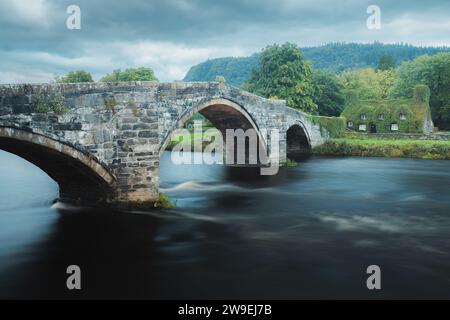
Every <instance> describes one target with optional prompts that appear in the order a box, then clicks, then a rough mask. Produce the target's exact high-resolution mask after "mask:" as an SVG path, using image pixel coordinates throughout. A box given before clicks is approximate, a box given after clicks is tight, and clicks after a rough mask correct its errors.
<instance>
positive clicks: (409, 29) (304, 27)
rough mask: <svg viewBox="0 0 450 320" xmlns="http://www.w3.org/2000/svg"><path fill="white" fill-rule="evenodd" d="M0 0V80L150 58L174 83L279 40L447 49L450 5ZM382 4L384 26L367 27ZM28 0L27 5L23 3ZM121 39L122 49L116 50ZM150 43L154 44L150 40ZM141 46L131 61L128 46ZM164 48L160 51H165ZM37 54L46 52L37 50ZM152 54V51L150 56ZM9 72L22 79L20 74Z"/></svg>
mask: <svg viewBox="0 0 450 320" xmlns="http://www.w3.org/2000/svg"><path fill="white" fill-rule="evenodd" d="M17 3H18V2H15V4H14V0H0V57H1V58H7V59H10V60H9V61H5V60H2V61H0V82H9V80H8V79H6V78H5V77H6V75H8V74H9V75H11V74H16V75H17V74H18V75H20V74H24V73H26V72H27V70H28V69H29V70H35V73H34V74H35V75H37V76H33V77H30V79H32V80H35V79H36V78H38V77H39V76H38V75H43V79H42V80H46V79H45V75H48V74H53V73H64V72H67V71H68V70H71V69H73V68H75V67H77V68H83V69H86V70H89V71H91V72H93V73H94V74H97V75H100V74H103V73H105V72H109V71H111V69H113V68H119V67H122V68H123V67H131V66H135V65H137V64H138V63H143V62H145V63H148V64H151V65H150V66H152V67H154V68H155V70H157V71H159V72H161V73H163V74H159V76H160V78H161V79H164V80H173V79H174V78H173V77H175V76H177V75H179V74H180V73H181V72H184V70H187V68H188V67H189V65H188V64H192V63H198V62H200V61H202V60H203V59H206V58H214V57H219V56H226V55H230V54H238V55H239V54H248V53H251V52H254V51H258V50H260V49H261V48H262V47H264V46H266V45H268V44H272V43H275V42H277V43H281V42H285V41H292V42H296V43H298V44H299V45H302V46H305V45H308V46H311V45H319V44H323V43H326V42H330V41H347V42H349V41H358V42H372V41H384V42H402V41H403V42H411V43H414V44H423V45H432V44H439V45H442V44H447V45H450V27H449V25H448V21H449V20H448V15H449V13H450V2H449V1H446V0H442V1H438V0H430V1H419V0H417V1H406V0H404V1H388V0H378V1H373V0H346V1H340V2H336V1H331V0H308V1H306V0H304V1H300V0H276V1H275V0H160V1H156V0H153V1H143V0H128V1H106V0H96V1H92V0H61V1H56V0H54V1H50V0H21V2H20V3H21V5H19V6H18V5H17ZM372 3H375V4H377V5H379V6H380V7H381V14H382V29H381V30H379V31H370V30H368V29H367V28H366V26H365V21H366V19H367V14H366V8H367V6H368V5H370V4H372ZM70 4H77V5H78V6H80V8H81V10H82V30H79V31H70V30H67V28H66V27H65V20H66V18H67V14H66V7H67V6H68V5H70ZM27 5H29V6H30V7H27ZM118 44H121V45H122V46H123V47H120V46H118ZM152 44H153V45H152ZM134 49H136V50H139V52H140V54H141V55H143V56H145V55H148V57H139V56H137V55H134V54H133V53H132V52H130V50H134ZM164 50H167V54H164ZM43 53H47V56H46V55H43ZM150 55H153V57H152V56H150ZM15 78H20V79H22V78H24V77H22V76H18V77H15Z"/></svg>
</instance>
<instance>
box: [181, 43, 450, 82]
mask: <svg viewBox="0 0 450 320" xmlns="http://www.w3.org/2000/svg"><path fill="white" fill-rule="evenodd" d="M301 50H302V52H303V56H304V57H305V59H306V60H310V61H312V63H313V67H314V68H316V69H323V70H327V71H330V72H337V73H341V72H343V71H347V70H352V69H358V68H367V67H371V68H376V67H377V66H378V64H379V62H380V58H381V57H382V56H383V55H384V54H389V55H391V56H392V57H393V58H394V59H395V61H397V62H398V63H401V62H403V61H409V60H412V59H414V58H416V57H418V56H421V55H424V54H429V55H433V54H436V53H438V52H443V51H450V48H448V47H435V48H434V47H415V46H412V45H409V44H382V43H379V42H375V43H371V44H359V43H330V44H326V45H323V46H318V47H308V48H301ZM258 67H259V55H258V54H254V55H252V56H250V57H242V58H233V57H229V58H219V59H212V60H208V61H205V62H202V63H200V64H198V65H196V66H193V67H192V68H191V69H190V70H189V72H188V73H187V74H186V76H185V78H184V80H185V81H212V80H214V79H215V77H216V76H217V75H223V76H225V79H226V80H227V82H228V83H231V84H233V85H236V86H240V85H241V84H243V83H244V82H246V81H247V80H248V79H249V78H250V76H251V73H252V70H253V69H257V68H258Z"/></svg>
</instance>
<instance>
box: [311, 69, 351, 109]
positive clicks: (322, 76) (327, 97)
mask: <svg viewBox="0 0 450 320" xmlns="http://www.w3.org/2000/svg"><path fill="white" fill-rule="evenodd" d="M313 85H314V96H313V101H314V103H315V104H316V105H317V107H318V109H317V111H318V113H319V115H322V116H339V115H340V114H341V112H342V110H343V109H344V104H345V98H344V92H343V89H344V87H343V86H342V84H341V83H340V82H339V79H338V77H337V76H336V75H335V74H333V73H330V72H326V71H321V70H316V71H314V73H313Z"/></svg>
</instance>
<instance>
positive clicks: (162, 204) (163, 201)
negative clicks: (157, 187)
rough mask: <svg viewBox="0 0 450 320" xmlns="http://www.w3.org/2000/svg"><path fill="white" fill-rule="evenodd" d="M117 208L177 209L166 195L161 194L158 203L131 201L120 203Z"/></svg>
mask: <svg viewBox="0 0 450 320" xmlns="http://www.w3.org/2000/svg"><path fill="white" fill-rule="evenodd" d="M117 206H118V207H119V209H124V210H155V209H173V208H176V205H175V204H174V203H173V202H172V200H171V199H170V197H169V196H168V195H166V194H165V193H160V194H159V196H158V199H157V200H156V201H155V200H153V201H143V200H130V201H126V202H119V203H118V204H117Z"/></svg>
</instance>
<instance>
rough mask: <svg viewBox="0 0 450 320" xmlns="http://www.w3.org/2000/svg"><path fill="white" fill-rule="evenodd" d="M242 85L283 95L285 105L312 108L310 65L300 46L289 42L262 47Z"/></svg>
mask: <svg viewBox="0 0 450 320" xmlns="http://www.w3.org/2000/svg"><path fill="white" fill-rule="evenodd" d="M242 88H243V89H245V90H248V91H250V92H253V93H255V94H258V95H261V96H265V97H267V98H269V97H274V96H276V97H278V98H281V99H285V100H286V103H287V105H288V106H290V107H293V108H297V109H300V110H303V111H306V112H315V111H316V109H317V105H316V104H315V103H314V102H313V100H312V96H313V93H314V87H313V84H312V66H311V63H310V62H309V61H305V60H304V58H303V55H302V53H301V51H300V49H299V48H298V47H297V46H296V45H294V44H291V43H285V44H283V45H281V46H280V45H277V44H275V45H273V46H268V47H267V48H265V49H264V50H263V51H262V52H261V54H260V57H259V69H255V70H253V72H252V75H251V77H250V79H249V81H248V82H246V83H244V84H243V85H242Z"/></svg>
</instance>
